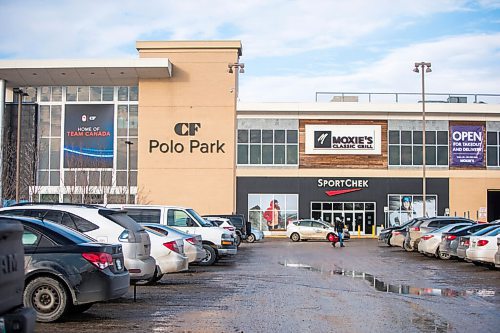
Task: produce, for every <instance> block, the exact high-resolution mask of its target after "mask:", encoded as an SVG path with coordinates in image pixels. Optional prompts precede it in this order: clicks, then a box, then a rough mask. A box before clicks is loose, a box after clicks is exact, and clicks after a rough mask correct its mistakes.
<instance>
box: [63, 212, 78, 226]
mask: <svg viewBox="0 0 500 333" xmlns="http://www.w3.org/2000/svg"><path fill="white" fill-rule="evenodd" d="M61 224H62V225H64V226H66V227H68V228H71V229H75V230H78V228H77V227H76V225H75V222H73V219H72V218H71V216H69V214H68V213H63V214H62V217H61Z"/></svg>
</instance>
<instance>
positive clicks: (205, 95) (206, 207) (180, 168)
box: [137, 41, 241, 214]
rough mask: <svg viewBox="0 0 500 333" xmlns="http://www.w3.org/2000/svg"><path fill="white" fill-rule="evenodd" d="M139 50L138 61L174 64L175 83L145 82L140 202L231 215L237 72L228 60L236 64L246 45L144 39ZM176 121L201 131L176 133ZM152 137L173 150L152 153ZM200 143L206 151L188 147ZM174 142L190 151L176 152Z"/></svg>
mask: <svg viewBox="0 0 500 333" xmlns="http://www.w3.org/2000/svg"><path fill="white" fill-rule="evenodd" d="M137 48H138V50H139V55H140V57H165V58H168V59H169V60H170V61H171V63H172V65H173V71H172V73H173V74H172V77H171V78H168V79H163V80H140V82H139V147H138V148H139V154H138V169H139V171H138V191H139V192H142V193H141V194H142V195H140V196H139V197H142V198H143V200H144V201H145V203H152V204H168V205H182V206H189V207H192V208H194V209H196V210H197V211H198V212H199V213H207V214H209V213H231V212H233V211H234V210H235V195H236V193H235V187H236V185H235V184H236V183H235V182H236V177H235V170H236V166H235V133H236V130H235V128H236V98H235V94H236V93H237V91H236V89H237V74H236V73H232V74H231V73H228V63H235V62H238V59H239V56H240V55H241V43H240V42H239V41H213V42H210V41H207V42H138V43H137ZM178 123H186V124H189V123H196V124H199V128H197V130H196V131H195V132H192V133H191V134H193V135H187V136H182V135H178V134H177V133H176V132H175V130H174V128H175V126H176V124H178ZM187 129H188V127H187V126H183V127H182V130H183V132H182V133H184V131H185V130H187ZM151 140H156V141H158V142H160V143H165V144H164V145H163V146H161V147H163V150H164V151H166V149H167V146H169V152H167V153H162V152H161V151H160V149H159V148H160V147H158V148H157V149H150V148H151V145H152V144H153V145H155V144H156V143H154V142H153V143H152V141H151ZM195 140H196V141H197V142H199V143H200V147H198V148H193V149H190V148H191V145H196V141H195ZM172 142H174V144H180V145H183V147H184V150H183V151H182V152H177V153H172V152H171V148H170V146H171V143H172ZM203 143H206V144H207V146H203ZM180 145H177V147H178V149H179V150H180V147H181V146H180ZM202 146H203V148H207V149H201V147H202ZM207 150H208V151H207Z"/></svg>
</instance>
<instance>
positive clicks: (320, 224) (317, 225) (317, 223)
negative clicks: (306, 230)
mask: <svg viewBox="0 0 500 333" xmlns="http://www.w3.org/2000/svg"><path fill="white" fill-rule="evenodd" d="M312 226H313V227H314V228H321V229H323V228H324V227H325V225H324V224H323V223H321V222H313V223H312Z"/></svg>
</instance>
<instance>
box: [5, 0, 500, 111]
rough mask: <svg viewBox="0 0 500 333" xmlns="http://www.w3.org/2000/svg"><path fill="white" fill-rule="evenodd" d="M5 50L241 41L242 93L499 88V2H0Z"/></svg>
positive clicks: (63, 52)
mask: <svg viewBox="0 0 500 333" xmlns="http://www.w3.org/2000/svg"><path fill="white" fill-rule="evenodd" d="M0 27H1V31H2V33H1V34H0V59H82V58H96V59H109V58H137V57H138V55H137V51H136V49H135V42H136V41H137V40H241V42H242V45H243V55H242V57H241V58H240V62H243V63H244V64H245V73H244V74H240V91H239V101H240V102H314V101H315V97H316V92H372V93H377V92H384V93H386V92H389V93H394V92H411V93H418V92H421V79H420V76H419V75H417V74H416V73H414V72H413V71H412V70H413V68H414V63H415V62H421V61H425V62H431V63H432V70H433V71H432V73H428V74H426V76H425V89H426V92H429V93H457V94H459V93H463V94H465V93H483V94H488V93H489V94H500V0H477V1H472V0H417V1H415V0H408V1H407V0H349V1H341V0H295V1H294V0H239V1H234V0H229V1H226V0H177V1H175V0H99V1H96V0H80V1H73V0H44V1H39V0H23V1H18V0H0Z"/></svg>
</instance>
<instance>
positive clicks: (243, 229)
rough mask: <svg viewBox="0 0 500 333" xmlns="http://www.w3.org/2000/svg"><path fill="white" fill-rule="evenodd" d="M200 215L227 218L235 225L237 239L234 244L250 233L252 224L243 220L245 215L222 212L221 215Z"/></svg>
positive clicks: (244, 238)
mask: <svg viewBox="0 0 500 333" xmlns="http://www.w3.org/2000/svg"><path fill="white" fill-rule="evenodd" d="M202 217H222V218H225V219H229V221H231V223H232V224H233V225H234V226H235V227H236V234H237V235H238V236H239V238H240V239H239V240H238V239H237V240H236V244H237V245H239V243H240V242H241V241H242V240H246V239H247V237H248V236H249V235H250V234H251V233H252V230H251V228H252V224H251V223H250V222H246V221H245V216H243V215H242V214H232V215H228V214H223V215H203V216H202Z"/></svg>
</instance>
